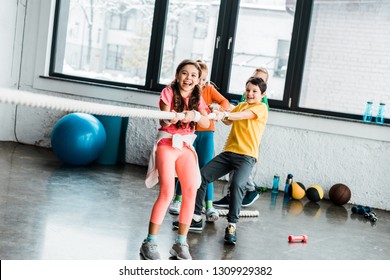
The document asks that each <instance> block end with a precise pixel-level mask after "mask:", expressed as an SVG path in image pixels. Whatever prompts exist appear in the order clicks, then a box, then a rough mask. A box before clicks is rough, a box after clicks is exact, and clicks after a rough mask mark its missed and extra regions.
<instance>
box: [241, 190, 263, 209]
mask: <svg viewBox="0 0 390 280" xmlns="http://www.w3.org/2000/svg"><path fill="white" fill-rule="evenodd" d="M259 196H260V195H259V193H258V192H257V191H256V190H254V191H247V192H246V194H245V196H244V199H243V200H242V207H248V206H250V205H252V204H253V203H254V202H255V201H256V200H258V199H259Z"/></svg>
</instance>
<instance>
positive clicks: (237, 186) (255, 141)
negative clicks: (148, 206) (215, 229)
mask: <svg viewBox="0 0 390 280" xmlns="http://www.w3.org/2000/svg"><path fill="white" fill-rule="evenodd" d="M266 90H267V84H266V83H265V82H264V80H263V79H262V78H259V77H251V78H249V79H248V81H247V82H246V91H245V99H246V102H241V103H239V104H238V105H237V106H236V107H235V108H234V109H233V110H232V111H231V112H217V118H216V120H223V122H224V123H225V124H226V125H232V128H231V130H230V133H229V136H228V139H227V142H226V145H225V148H224V151H223V152H222V153H220V154H219V155H217V156H216V157H214V158H213V159H212V160H211V161H210V162H208V163H207V164H206V165H205V166H204V167H203V168H202V169H201V175H202V184H201V186H200V188H199V189H198V195H197V197H196V206H195V211H194V216H193V221H192V222H199V221H197V219H199V220H201V214H202V207H203V201H204V193H203V194H202V193H199V192H202V191H203V192H205V190H206V186H207V184H208V183H210V182H214V181H215V180H217V179H219V178H220V177H222V176H224V175H226V174H227V173H229V172H230V171H235V172H234V175H233V177H232V181H231V185H230V188H229V190H230V200H229V212H228V214H227V220H228V226H227V227H226V230H225V237H224V241H225V243H227V244H236V241H237V234H236V223H237V222H238V220H239V214H240V210H241V205H242V200H243V197H244V193H245V187H246V184H247V181H248V177H249V176H250V174H251V171H252V168H253V166H254V165H255V163H256V162H257V159H258V155H259V148H260V147H259V146H260V142H261V138H262V135H263V132H264V130H265V127H266V122H267V120H268V108H267V105H266V104H264V103H262V102H261V100H262V98H263V97H264V96H265V92H266Z"/></svg>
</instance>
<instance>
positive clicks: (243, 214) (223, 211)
mask: <svg viewBox="0 0 390 280" xmlns="http://www.w3.org/2000/svg"><path fill="white" fill-rule="evenodd" d="M215 210H217V212H218V214H219V215H220V216H226V215H227V214H228V213H229V210H227V209H215ZM259 215H260V213H259V211H257V210H254V211H249V210H242V211H240V217H258V216H259Z"/></svg>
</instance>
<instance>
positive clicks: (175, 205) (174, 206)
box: [168, 200, 181, 215]
mask: <svg viewBox="0 0 390 280" xmlns="http://www.w3.org/2000/svg"><path fill="white" fill-rule="evenodd" d="M180 207H181V201H177V200H173V201H172V202H171V204H169V208H168V212H169V214H172V215H179V214H180Z"/></svg>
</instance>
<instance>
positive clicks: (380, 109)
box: [375, 102, 386, 124]
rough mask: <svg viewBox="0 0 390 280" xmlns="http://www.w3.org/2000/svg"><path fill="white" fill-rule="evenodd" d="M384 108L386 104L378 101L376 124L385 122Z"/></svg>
mask: <svg viewBox="0 0 390 280" xmlns="http://www.w3.org/2000/svg"><path fill="white" fill-rule="evenodd" d="M385 110H386V104H385V103H382V102H381V103H379V107H378V114H377V115H376V118H375V122H376V123H378V124H383V123H384V122H385Z"/></svg>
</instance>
